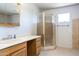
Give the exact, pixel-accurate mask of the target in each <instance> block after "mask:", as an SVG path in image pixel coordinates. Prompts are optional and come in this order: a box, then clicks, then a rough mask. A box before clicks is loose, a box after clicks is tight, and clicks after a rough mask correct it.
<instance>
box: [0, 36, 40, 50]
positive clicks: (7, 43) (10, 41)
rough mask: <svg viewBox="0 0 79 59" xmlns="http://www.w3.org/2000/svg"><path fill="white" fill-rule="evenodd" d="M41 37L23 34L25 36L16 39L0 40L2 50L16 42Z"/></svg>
mask: <svg viewBox="0 0 79 59" xmlns="http://www.w3.org/2000/svg"><path fill="white" fill-rule="evenodd" d="M39 37H41V36H36V35H28V36H23V37H17V38H16V39H8V40H0V50H1V49H4V48H8V47H10V46H13V45H16V44H20V43H22V42H25V41H29V40H33V39H36V38H39Z"/></svg>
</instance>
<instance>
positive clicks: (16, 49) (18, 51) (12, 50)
mask: <svg viewBox="0 0 79 59" xmlns="http://www.w3.org/2000/svg"><path fill="white" fill-rule="evenodd" d="M25 55H27V43H26V42H24V43H21V44H17V45H14V46H11V47H8V48H5V49H3V50H0V56H25Z"/></svg>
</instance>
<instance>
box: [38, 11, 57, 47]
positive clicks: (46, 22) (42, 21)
mask: <svg viewBox="0 0 79 59" xmlns="http://www.w3.org/2000/svg"><path fill="white" fill-rule="evenodd" d="M55 32H56V31H55V20H54V19H53V15H52V14H48V13H45V12H43V13H40V15H39V20H38V23H37V34H38V35H41V36H42V39H41V44H42V47H44V48H46V47H51V48H53V47H55V35H56V34H55Z"/></svg>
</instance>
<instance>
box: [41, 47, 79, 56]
mask: <svg viewBox="0 0 79 59" xmlns="http://www.w3.org/2000/svg"><path fill="white" fill-rule="evenodd" d="M40 56H79V49H70V48H59V47H58V48H56V49H53V50H42V51H41V53H40Z"/></svg>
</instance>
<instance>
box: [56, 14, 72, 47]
mask: <svg viewBox="0 0 79 59" xmlns="http://www.w3.org/2000/svg"><path fill="white" fill-rule="evenodd" d="M69 17H70V14H69V13H64V14H59V15H58V21H57V25H56V45H57V46H59V47H65V48H71V47H72V28H71V22H70V18H69Z"/></svg>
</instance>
